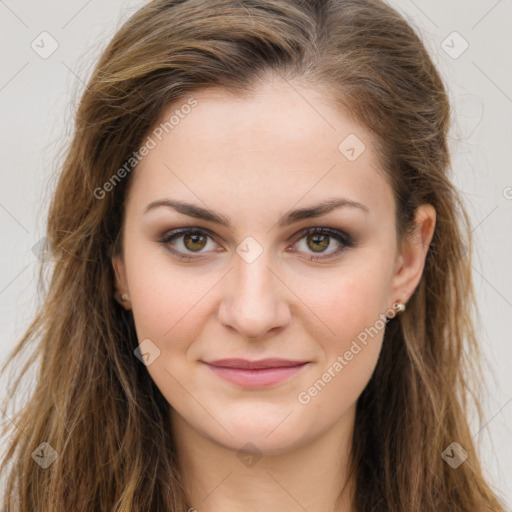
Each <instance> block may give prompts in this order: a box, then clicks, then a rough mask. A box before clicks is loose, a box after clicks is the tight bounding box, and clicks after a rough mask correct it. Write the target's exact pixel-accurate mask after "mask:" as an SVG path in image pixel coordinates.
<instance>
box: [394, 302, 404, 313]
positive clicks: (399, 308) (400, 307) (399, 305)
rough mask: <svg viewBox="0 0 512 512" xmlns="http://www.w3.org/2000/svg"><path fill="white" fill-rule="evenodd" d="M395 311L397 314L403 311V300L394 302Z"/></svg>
mask: <svg viewBox="0 0 512 512" xmlns="http://www.w3.org/2000/svg"><path fill="white" fill-rule="evenodd" d="M395 311H396V313H397V314H398V315H399V314H400V313H403V312H404V311H405V304H404V303H403V302H396V303H395Z"/></svg>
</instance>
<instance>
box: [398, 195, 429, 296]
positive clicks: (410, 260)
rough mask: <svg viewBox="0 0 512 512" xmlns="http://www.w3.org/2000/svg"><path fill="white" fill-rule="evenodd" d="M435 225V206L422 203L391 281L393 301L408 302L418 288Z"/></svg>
mask: <svg viewBox="0 0 512 512" xmlns="http://www.w3.org/2000/svg"><path fill="white" fill-rule="evenodd" d="M435 225H436V210H435V208H434V207H433V206H432V205H431V204H422V205H420V206H419V207H418V208H417V209H416V214H415V231H414V233H413V234H412V235H411V236H410V237H408V238H406V239H405V240H404V241H403V243H402V247H401V252H400V253H399V255H398V258H397V265H396V270H395V274H394V275H393V278H392V282H391V296H392V298H393V302H395V301H396V300H399V301H401V302H403V303H406V302H407V301H408V300H409V298H410V296H411V295H412V294H413V293H414V290H416V287H417V286H418V284H419V282H420V280H421V276H422V274H423V269H424V267H425V259H426V257H427V252H428V248H429V247H430V242H431V241H432V237H433V235H434V228H435Z"/></svg>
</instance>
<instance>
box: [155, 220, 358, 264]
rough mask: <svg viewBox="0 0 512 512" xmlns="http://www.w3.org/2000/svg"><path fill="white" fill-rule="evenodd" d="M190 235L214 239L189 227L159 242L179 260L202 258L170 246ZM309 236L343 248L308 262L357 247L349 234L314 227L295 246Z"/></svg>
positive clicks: (208, 234)
mask: <svg viewBox="0 0 512 512" xmlns="http://www.w3.org/2000/svg"><path fill="white" fill-rule="evenodd" d="M189 234H194V235H206V236H207V237H209V238H212V239H213V236H212V234H211V233H210V232H209V231H208V230H205V229H203V228H196V227H188V228H182V229H179V230H174V231H171V232H169V233H166V234H165V235H164V236H163V237H162V238H161V239H160V240H158V242H160V243H161V244H163V245H164V246H165V248H166V249H167V250H168V251H170V252H171V253H172V254H173V255H174V256H176V257H177V258H179V259H182V260H188V261H190V260H193V259H196V258H200V257H201V256H200V254H201V253H197V254H199V256H192V255H191V254H192V253H188V254H184V253H183V252H182V251H178V250H176V249H174V248H172V247H171V246H170V245H169V243H170V242H171V241H172V240H174V239H175V238H179V237H180V236H185V235H189ZM308 235H328V236H329V237H332V238H335V239H336V240H337V241H338V242H339V243H340V244H341V246H340V247H339V248H338V249H336V250H335V251H333V252H331V253H330V254H329V255H328V256H322V255H321V254H322V253H318V255H312V257H310V258H308V257H306V258H304V259H306V260H308V261H318V260H327V259H331V258H334V257H336V256H338V255H339V254H341V253H342V252H344V251H346V250H347V249H349V248H351V247H354V245H355V244H354V240H353V238H352V237H351V236H350V235H349V234H347V233H344V232H343V231H339V230H337V229H333V228H329V227H312V228H307V229H305V230H302V231H300V232H299V233H298V234H297V235H296V241H295V242H294V245H295V244H296V243H297V242H299V241H300V240H302V239H303V238H305V237H307V236H308ZM294 252H295V251H294Z"/></svg>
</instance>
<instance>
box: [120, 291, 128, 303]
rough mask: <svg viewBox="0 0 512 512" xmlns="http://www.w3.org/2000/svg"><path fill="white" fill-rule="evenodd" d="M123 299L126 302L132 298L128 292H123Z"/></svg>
mask: <svg viewBox="0 0 512 512" xmlns="http://www.w3.org/2000/svg"><path fill="white" fill-rule="evenodd" d="M121 299H123V301H124V302H126V301H129V300H130V298H129V297H128V295H127V294H126V293H123V295H121Z"/></svg>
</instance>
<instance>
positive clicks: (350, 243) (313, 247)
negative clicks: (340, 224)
mask: <svg viewBox="0 0 512 512" xmlns="http://www.w3.org/2000/svg"><path fill="white" fill-rule="evenodd" d="M299 236H300V238H299V239H298V241H297V242H296V243H295V249H294V251H292V252H298V253H302V254H305V255H306V259H308V260H310V261H320V260H326V259H328V258H334V257H336V256H338V255H340V254H341V253H342V252H344V251H346V250H348V249H349V248H352V247H355V242H354V239H353V238H352V236H350V235H349V234H348V233H345V232H343V231H339V230H338V229H333V228H328V227H314V228H309V229H307V230H305V231H302V232H301V233H300V235H299ZM327 249H330V250H329V251H328V250H327Z"/></svg>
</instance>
